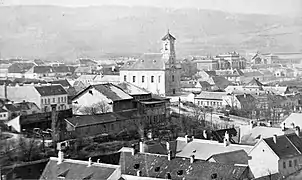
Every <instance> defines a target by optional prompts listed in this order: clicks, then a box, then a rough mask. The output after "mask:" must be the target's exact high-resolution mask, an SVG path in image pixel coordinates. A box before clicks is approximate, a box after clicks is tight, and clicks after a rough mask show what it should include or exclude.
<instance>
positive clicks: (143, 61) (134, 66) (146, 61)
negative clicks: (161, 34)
mask: <svg viewBox="0 0 302 180" xmlns="http://www.w3.org/2000/svg"><path fill="white" fill-rule="evenodd" d="M162 56H163V55H162V54H161V53H146V54H143V55H142V56H141V57H140V58H139V60H137V61H136V62H134V63H129V64H127V63H126V64H125V65H124V66H123V67H122V68H121V70H164V69H165V60H164V59H162Z"/></svg>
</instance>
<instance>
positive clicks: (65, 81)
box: [49, 79, 71, 87]
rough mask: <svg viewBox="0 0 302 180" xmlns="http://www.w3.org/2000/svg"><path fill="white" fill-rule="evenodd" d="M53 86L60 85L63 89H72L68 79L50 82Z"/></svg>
mask: <svg viewBox="0 0 302 180" xmlns="http://www.w3.org/2000/svg"><path fill="white" fill-rule="evenodd" d="M49 83H51V84H60V85H62V86H63V87H70V86H71V85H70V83H69V82H68V81H67V80H66V79H61V80H55V81H49Z"/></svg>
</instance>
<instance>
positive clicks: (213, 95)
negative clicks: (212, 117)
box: [195, 91, 227, 100]
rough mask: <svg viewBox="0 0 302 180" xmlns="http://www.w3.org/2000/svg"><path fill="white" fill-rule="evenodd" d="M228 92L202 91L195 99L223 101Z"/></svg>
mask: <svg viewBox="0 0 302 180" xmlns="http://www.w3.org/2000/svg"><path fill="white" fill-rule="evenodd" d="M226 95H227V93H226V92H207V91H202V92H201V93H200V94H198V95H197V96H196V97H195V98H196V99H212V100H222V98H223V97H224V96H226Z"/></svg>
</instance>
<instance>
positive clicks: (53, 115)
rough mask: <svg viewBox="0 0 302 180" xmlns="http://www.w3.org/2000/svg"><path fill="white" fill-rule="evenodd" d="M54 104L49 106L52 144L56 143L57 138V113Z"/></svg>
mask: <svg viewBox="0 0 302 180" xmlns="http://www.w3.org/2000/svg"><path fill="white" fill-rule="evenodd" d="M56 107H57V105H56V104H52V105H51V130H52V140H53V142H54V143H56V142H57V141H58V137H57V120H58V119H57V113H56Z"/></svg>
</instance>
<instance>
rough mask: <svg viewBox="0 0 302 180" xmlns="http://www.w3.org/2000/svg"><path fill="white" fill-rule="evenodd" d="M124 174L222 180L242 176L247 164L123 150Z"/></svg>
mask: <svg viewBox="0 0 302 180" xmlns="http://www.w3.org/2000/svg"><path fill="white" fill-rule="evenodd" d="M120 164H121V166H122V167H121V169H122V174H126V175H134V176H135V175H136V174H137V172H138V171H139V172H140V175H141V176H142V177H153V178H155V177H156V178H165V179H167V178H170V179H174V180H181V179H192V180H193V179H200V180H208V179H211V178H212V179H213V177H215V178H217V179H221V180H233V179H237V178H241V177H242V174H243V172H244V171H245V170H246V168H247V166H244V165H242V166H237V165H228V164H221V163H212V162H207V161H201V160H196V159H195V160H194V162H190V158H179V157H175V158H173V157H172V158H171V160H168V157H167V155H159V154H150V153H136V154H134V155H132V153H131V152H122V154H121V159H120Z"/></svg>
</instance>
